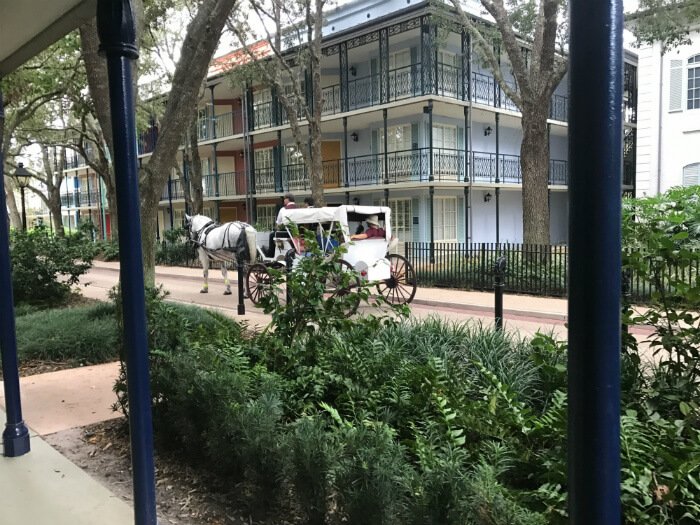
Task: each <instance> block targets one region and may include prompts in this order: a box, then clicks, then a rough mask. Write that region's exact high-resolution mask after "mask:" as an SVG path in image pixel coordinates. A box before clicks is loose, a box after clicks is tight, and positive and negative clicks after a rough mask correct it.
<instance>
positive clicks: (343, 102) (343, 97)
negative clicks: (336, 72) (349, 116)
mask: <svg viewBox="0 0 700 525" xmlns="http://www.w3.org/2000/svg"><path fill="white" fill-rule="evenodd" d="M338 60H339V61H340V109H341V111H343V112H345V111H349V110H350V97H349V93H348V88H349V86H348V43H347V42H345V41H343V42H341V43H340V48H339V51H338Z"/></svg>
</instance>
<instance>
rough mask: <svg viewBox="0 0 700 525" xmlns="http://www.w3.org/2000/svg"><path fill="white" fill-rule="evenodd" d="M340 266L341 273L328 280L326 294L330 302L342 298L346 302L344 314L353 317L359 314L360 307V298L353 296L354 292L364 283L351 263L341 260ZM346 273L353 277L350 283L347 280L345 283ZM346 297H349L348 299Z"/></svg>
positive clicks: (332, 275)
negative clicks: (344, 274) (343, 274)
mask: <svg viewBox="0 0 700 525" xmlns="http://www.w3.org/2000/svg"><path fill="white" fill-rule="evenodd" d="M338 264H339V265H340V268H339V272H338V273H337V274H331V275H329V276H328V279H327V280H326V293H327V294H328V299H329V300H335V299H336V298H338V299H340V298H342V300H343V301H344V304H343V306H344V313H345V314H346V315H352V314H354V313H355V312H357V308H358V307H359V306H360V296H359V295H357V294H352V292H353V291H357V290H359V288H360V286H361V285H362V282H361V281H360V278H359V276H358V275H357V274H356V273H355V269H354V268H353V267H352V265H351V264H350V263H348V262H347V261H342V260H341V261H339V262H338ZM346 272H347V273H349V274H350V275H351V276H352V277H351V279H350V282H349V283H348V280H347V279H345V282H343V281H344V280H343V278H342V276H341V274H342V273H346ZM351 294H352V295H351ZM346 296H349V297H347V298H346Z"/></svg>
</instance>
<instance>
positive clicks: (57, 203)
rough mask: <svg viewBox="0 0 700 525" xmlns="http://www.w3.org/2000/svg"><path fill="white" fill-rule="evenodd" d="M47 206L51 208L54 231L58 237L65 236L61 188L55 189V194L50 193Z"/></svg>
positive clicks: (50, 213) (50, 214)
mask: <svg viewBox="0 0 700 525" xmlns="http://www.w3.org/2000/svg"><path fill="white" fill-rule="evenodd" d="M47 206H48V208H49V216H50V219H49V220H50V221H51V222H52V223H53V231H54V233H55V235H56V236H57V237H63V236H64V235H65V232H64V231H63V215H62V214H61V194H60V189H59V190H56V191H55V195H49V198H48V202H47Z"/></svg>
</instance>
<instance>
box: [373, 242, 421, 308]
mask: <svg viewBox="0 0 700 525" xmlns="http://www.w3.org/2000/svg"><path fill="white" fill-rule="evenodd" d="M387 259H389V263H390V264H391V277H389V278H388V279H385V280H384V281H382V282H381V283H379V284H378V285H377V291H378V292H379V293H380V294H381V295H383V296H384V298H385V299H386V300H387V302H389V303H391V304H408V303H410V302H411V301H412V300H413V298H414V297H415V295H416V288H417V285H416V272H415V271H414V270H413V265H412V264H411V263H410V262H409V261H408V260H407V259H406V258H405V257H403V256H401V255H396V254H391V255H389V256H388V257H387Z"/></svg>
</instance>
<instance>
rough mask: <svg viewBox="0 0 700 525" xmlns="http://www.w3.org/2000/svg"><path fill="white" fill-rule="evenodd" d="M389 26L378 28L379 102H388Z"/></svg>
mask: <svg viewBox="0 0 700 525" xmlns="http://www.w3.org/2000/svg"><path fill="white" fill-rule="evenodd" d="M389 99H390V97H389V28H388V27H384V28H382V29H380V30H379V103H380V104H386V103H387V102H389Z"/></svg>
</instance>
